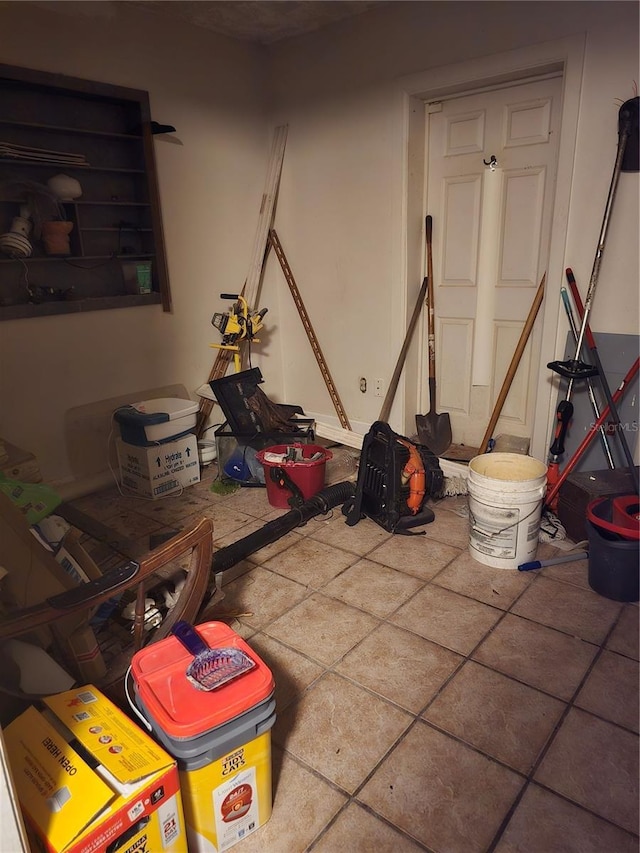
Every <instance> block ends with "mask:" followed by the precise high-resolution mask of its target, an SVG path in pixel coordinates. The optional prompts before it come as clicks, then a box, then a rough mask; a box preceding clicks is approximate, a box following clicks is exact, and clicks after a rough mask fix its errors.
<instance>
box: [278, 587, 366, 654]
mask: <svg viewBox="0 0 640 853" xmlns="http://www.w3.org/2000/svg"><path fill="white" fill-rule="evenodd" d="M378 624H379V621H378V620H377V619H375V618H374V617H373V616H370V615H369V614H368V613H363V612H362V611H361V610H356V609H355V608H354V607H350V606H349V605H348V604H343V603H342V602H341V601H336V599H334V598H328V597H327V596H326V595H321V594H320V593H314V594H313V595H311V596H309V598H306V599H305V600H304V601H302V602H301V603H300V604H299V605H297V606H296V607H294V608H293V609H292V610H289V612H288V613H284V614H283V615H282V616H281V617H280V618H279V619H276V620H275V622H273V623H272V624H271V625H268V626H267V628H266V629H265V630H266V633H267V634H269V636H270V637H274V638H275V639H276V640H280V641H281V642H283V643H286V645H288V646H292V647H293V648H294V649H297V650H298V651H300V652H302V653H303V654H306V655H308V656H309V657H310V658H312V659H313V660H316V661H318V662H319V663H321V664H324V665H325V666H331V665H332V664H334V663H335V662H336V661H338V660H340V658H341V657H343V655H346V653H347V652H348V651H349V650H350V649H352V648H353V647H354V646H355V644H356V643H358V642H359V641H360V640H362V638H363V637H365V636H366V635H367V634H368V633H370V631H372V630H373V629H374V628H375V627H376V626H377V625H378Z"/></svg>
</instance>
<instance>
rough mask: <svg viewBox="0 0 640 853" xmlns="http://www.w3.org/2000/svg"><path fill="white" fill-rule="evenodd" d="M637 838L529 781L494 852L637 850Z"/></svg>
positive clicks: (630, 852) (607, 852)
mask: <svg viewBox="0 0 640 853" xmlns="http://www.w3.org/2000/svg"><path fill="white" fill-rule="evenodd" d="M637 851H638V839H637V838H634V837H633V836H632V835H629V834H628V833H626V832H624V831H623V830H621V829H618V827H615V826H612V825H611V824H610V823H607V822H606V821H604V820H601V819H600V818H598V817H596V816H595V815H592V814H590V813H589V812H586V811H584V809H581V808H579V807H578V806H574V805H573V803H570V802H567V800H563V799H562V798H561V797H557V796H556V795H555V794H552V793H550V792H549V791H545V790H544V788H539V787H538V786H537V785H530V786H529V787H528V788H527V790H526V791H525V794H524V796H523V798H522V800H521V802H520V803H519V804H518V807H517V808H516V810H515V813H514V815H513V817H512V818H511V820H510V821H509V825H508V826H507V828H506V830H505V832H504V834H503V836H502V838H501V839H500V841H499V843H498V846H497V847H496V850H495V853H637Z"/></svg>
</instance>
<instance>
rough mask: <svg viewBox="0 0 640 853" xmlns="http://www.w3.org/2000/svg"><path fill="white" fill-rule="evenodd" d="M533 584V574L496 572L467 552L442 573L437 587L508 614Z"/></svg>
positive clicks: (514, 571)
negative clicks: (514, 603) (489, 605)
mask: <svg viewBox="0 0 640 853" xmlns="http://www.w3.org/2000/svg"><path fill="white" fill-rule="evenodd" d="M532 580H533V578H532V577H531V574H530V573H529V572H519V571H517V569H516V570H513V569H494V568H491V567H490V566H485V565H483V564H482V563H479V562H478V561H477V560H474V559H473V557H472V556H471V554H470V553H469V552H468V551H463V552H462V554H460V556H459V557H456V559H455V560H453V561H452V562H451V563H449V565H448V566H447V567H446V569H443V570H442V571H441V572H440V574H439V575H438V577H437V578H436V579H435V581H434V583H437V584H438V586H444V587H446V588H447V589H451V590H453V591H454V592H460V593H462V594H463V595H468V596H470V597H471V598H475V599H477V600H478V601H483V602H484V603H485V604H491V605H492V606H493V607H499V608H500V609H501V610H508V609H509V607H511V605H512V604H513V602H514V601H515V600H516V598H517V597H518V596H519V595H520V594H521V593H522V592H523V590H525V589H526V588H527V587H528V586H529V584H530V583H531V581H532Z"/></svg>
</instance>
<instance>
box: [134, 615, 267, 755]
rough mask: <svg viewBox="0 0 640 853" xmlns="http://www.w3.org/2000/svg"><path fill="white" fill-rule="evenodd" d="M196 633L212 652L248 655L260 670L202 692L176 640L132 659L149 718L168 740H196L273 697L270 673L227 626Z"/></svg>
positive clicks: (220, 624)
mask: <svg viewBox="0 0 640 853" xmlns="http://www.w3.org/2000/svg"><path fill="white" fill-rule="evenodd" d="M195 630H196V631H197V632H198V634H199V635H200V636H201V638H202V639H203V640H204V642H205V643H206V644H207V645H208V646H210V647H211V648H213V649H215V648H234V649H240V650H241V651H243V652H245V653H246V654H247V655H249V657H250V658H251V659H252V660H254V661H255V663H256V666H255V667H254V668H253V669H251V670H249V672H246V673H244V674H243V675H240V676H239V677H238V678H235V679H233V681H229V682H227V684H223V685H222V686H221V687H218V688H217V689H215V690H210V691H205V690H199V689H198V688H197V687H195V686H194V685H193V684H191V683H190V682H189V681H188V679H187V676H186V670H187V667H188V666H189V664H190V663H191V661H192V660H193V655H191V654H190V653H189V652H188V651H187V649H185V647H184V646H183V645H182V643H181V642H180V640H178V638H177V637H174V636H169V637H166V638H165V639H164V640H160V641H159V642H157V643H153V644H152V645H150V646H147V647H146V648H144V649H141V650H140V651H139V652H136V654H135V655H134V656H133V658H132V661H131V673H132V675H133V679H134V681H135V685H136V691H137V694H138V696H139V697H140V699H141V701H142V703H143V704H144V708H145V710H146V712H147V715H150V716H151V717H152V718H153V719H151V720H150V721H149V722H151V723H154V722H155V724H156V725H157V726H158V727H159V728H161V729H162V731H163V732H164V733H165V734H167V735H168V736H169V737H173V738H176V739H180V740H186V739H188V738H193V737H198V736H199V735H202V734H204V733H205V732H208V731H210V730H211V729H215V728H216V727H218V726H222V725H224V724H225V723H228V722H229V721H230V720H233V719H234V718H235V717H239V716H240V715H241V714H244V713H246V712H247V711H249V710H251V708H253V707H254V706H257V705H260V704H261V703H262V702H264V701H265V700H266V699H268V698H269V697H270V696H271V694H272V693H273V691H274V688H275V683H274V680H273V675H272V673H271V670H270V669H269V667H268V666H267V665H266V664H265V663H264V661H262V660H261V659H260V658H259V657H258V655H257V654H256V653H255V652H254V651H253V649H252V648H250V647H249V646H248V645H247V643H245V641H244V640H243V639H242V637H241V636H240V635H239V634H237V633H236V632H235V631H234V630H233V629H232V628H230V627H229V626H228V625H225V623H224V622H204V623H203V624H202V625H196V626H195Z"/></svg>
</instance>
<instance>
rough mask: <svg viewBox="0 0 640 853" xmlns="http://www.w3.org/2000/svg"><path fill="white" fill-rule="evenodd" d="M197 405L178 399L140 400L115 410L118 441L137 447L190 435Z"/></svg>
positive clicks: (194, 422)
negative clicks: (120, 438)
mask: <svg viewBox="0 0 640 853" xmlns="http://www.w3.org/2000/svg"><path fill="white" fill-rule="evenodd" d="M199 408H200V406H199V403H194V402H193V401H192V400H182V399H180V398H178V397H159V398H158V399H157V400H143V401H142V402H141V403H132V404H131V405H128V406H122V407H121V408H119V409H117V410H116V412H115V414H114V417H115V419H116V422H117V423H118V425H119V426H120V434H121V436H122V440H123V441H126V442H127V444H136V445H138V447H148V446H149V445H151V444H158V443H160V444H162V443H163V442H165V441H174V440H175V439H176V438H180V436H183V435H185V434H186V433H188V432H190V431H191V430H192V429H193V428H194V427H195V425H196V419H197V416H198V409H199Z"/></svg>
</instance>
